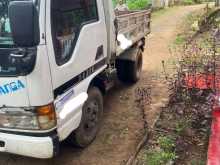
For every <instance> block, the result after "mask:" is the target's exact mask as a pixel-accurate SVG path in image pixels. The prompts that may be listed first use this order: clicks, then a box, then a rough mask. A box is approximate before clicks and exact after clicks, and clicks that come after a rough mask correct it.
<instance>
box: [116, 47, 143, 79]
mask: <svg viewBox="0 0 220 165" xmlns="http://www.w3.org/2000/svg"><path fill="white" fill-rule="evenodd" d="M142 66H143V55H142V50H141V49H139V50H138V52H137V55H136V60H135V61H128V60H119V61H118V62H117V73H118V78H119V79H120V80H121V81H123V82H130V83H136V82H137V81H138V80H140V78H141V72H142Z"/></svg>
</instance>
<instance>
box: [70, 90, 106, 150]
mask: <svg viewBox="0 0 220 165" xmlns="http://www.w3.org/2000/svg"><path fill="white" fill-rule="evenodd" d="M82 111H83V112H82V120H81V123H80V126H79V128H78V129H77V130H76V131H74V132H73V133H72V134H71V135H70V137H69V138H68V140H69V142H71V144H73V145H75V146H77V147H81V148H84V147H87V146H88V145H89V144H91V143H92V142H93V140H94V139H95V138H96V135H97V133H98V131H99V128H100V122H101V119H102V115H103V96H102V94H101V92H100V90H99V89H98V88H96V87H92V88H90V89H89V91H88V99H87V101H86V102H85V104H84V106H83V110H82Z"/></svg>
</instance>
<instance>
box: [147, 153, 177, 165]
mask: <svg viewBox="0 0 220 165" xmlns="http://www.w3.org/2000/svg"><path fill="white" fill-rule="evenodd" d="M175 158H176V154H175V153H173V152H165V151H163V150H161V151H148V152H147V153H146V154H145V157H144V164H146V165H164V164H166V163H168V162H170V161H172V160H175Z"/></svg>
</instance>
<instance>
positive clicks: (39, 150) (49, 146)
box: [0, 133, 59, 159]
mask: <svg viewBox="0 0 220 165" xmlns="http://www.w3.org/2000/svg"><path fill="white" fill-rule="evenodd" d="M58 150H59V139H58V137H57V136H56V135H54V136H48V137H34V136H23V135H15V134H7V133H0V152H7V153H12V154H17V155H22V156H28V157H34V158H40V159H47V158H52V157H53V156H55V155H57V153H58Z"/></svg>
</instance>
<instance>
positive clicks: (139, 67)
mask: <svg viewBox="0 0 220 165" xmlns="http://www.w3.org/2000/svg"><path fill="white" fill-rule="evenodd" d="M142 66H143V59H142V53H141V51H139V52H138V60H137V77H138V78H140V76H141V72H142Z"/></svg>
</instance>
